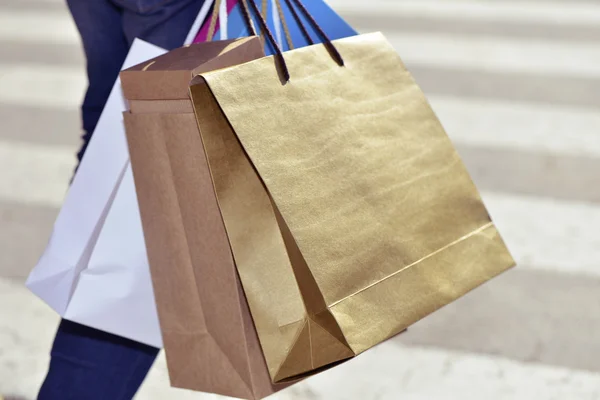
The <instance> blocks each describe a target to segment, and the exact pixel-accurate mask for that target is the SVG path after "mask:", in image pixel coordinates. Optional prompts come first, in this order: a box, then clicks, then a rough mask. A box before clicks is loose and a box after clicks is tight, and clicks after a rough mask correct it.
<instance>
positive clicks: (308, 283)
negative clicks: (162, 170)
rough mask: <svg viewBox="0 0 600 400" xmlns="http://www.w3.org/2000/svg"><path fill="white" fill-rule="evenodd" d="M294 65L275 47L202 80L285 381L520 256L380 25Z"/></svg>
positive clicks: (387, 331) (201, 112) (273, 355)
mask: <svg viewBox="0 0 600 400" xmlns="http://www.w3.org/2000/svg"><path fill="white" fill-rule="evenodd" d="M331 44H333V45H334V46H335V49H337V51H339V55H341V59H343V63H344V65H343V66H340V65H338V63H336V62H335V61H334V60H333V59H332V57H331V53H332V47H331V46H330V45H331ZM284 59H285V66H284V67H285V70H286V73H281V74H278V73H277V71H278V70H279V69H278V68H277V66H278V64H280V59H276V58H273V57H269V58H263V59H260V60H257V61H253V62H250V63H246V64H244V65H240V66H235V67H232V68H227V69H223V70H219V71H214V72H209V73H206V74H202V75H201V76H199V77H197V78H196V79H195V80H194V81H193V85H192V87H191V93H192V100H193V103H194V109H195V113H196V118H197V120H198V126H199V129H200V133H201V136H202V141H203V144H204V149H205V151H206V155H207V159H208V163H209V166H210V169H211V175H212V180H213V184H214V188H215V191H216V194H217V198H218V202H219V208H220V211H221V215H222V217H223V220H224V222H225V227H226V230H227V235H228V238H229V242H230V244H231V248H232V251H233V254H234V258H235V262H236V267H237V270H238V272H239V275H240V279H241V282H242V285H243V288H244V292H245V294H246V297H247V299H248V304H249V306H250V310H251V313H252V317H253V319H254V322H255V325H256V328H257V332H258V336H259V338H260V342H261V345H262V349H263V352H264V354H265V358H266V361H267V365H268V367H269V371H270V374H271V377H272V379H273V380H274V381H276V382H277V381H281V380H284V379H287V378H290V377H294V376H299V375H302V374H305V373H307V372H309V371H313V370H315V369H317V368H320V367H323V366H326V365H330V364H331V363H335V362H339V361H342V360H345V359H348V358H350V357H353V356H354V355H357V354H359V353H361V352H363V351H365V350H367V349H369V348H371V347H373V346H375V345H376V344H378V343H380V342H382V341H384V340H386V339H387V338H389V337H391V336H394V335H396V334H398V333H399V332H401V331H402V330H403V329H405V328H406V327H407V326H409V325H411V324H413V323H414V322H416V321H418V320H419V319H421V318H423V317H425V316H427V315H428V314H430V313H432V312H434V311H435V310H437V309H439V308H440V307H442V306H444V305H446V304H448V303H450V302H452V301H454V300H455V299H457V298H459V297H460V296H462V295H464V294H465V293H467V292H468V291H470V290H472V289H473V288H475V287H477V286H478V285H480V284H482V283H484V282H485V281H487V280H489V279H491V278H493V277H494V276H496V275H498V274H500V273H501V272H503V271H505V270H507V269H508V268H510V267H512V266H513V265H514V261H513V259H512V257H511V256H510V254H509V252H508V250H507V248H506V247H505V244H504V242H503V241H502V239H501V237H500V235H499V233H498V231H497V230H496V228H495V226H494V225H493V223H492V222H491V220H490V217H489V215H488V213H487V211H486V208H485V206H484V204H483V202H482V200H481V198H480V195H479V193H478V191H477V189H476V187H475V186H474V184H473V182H472V180H471V178H470V177H469V174H468V173H467V171H466V169H465V167H464V165H463V163H462V162H461V160H460V158H459V156H458V154H457V153H456V151H455V149H454V147H453V145H452V143H451V142H450V140H449V138H448V137H447V135H446V133H445V132H444V130H443V128H442V126H441V125H440V123H439V121H438V119H437V118H436V116H435V114H434V112H433V111H432V109H431V107H430V106H429V104H428V102H427V101H426V99H425V97H424V95H423V93H422V91H421V90H420V89H419V87H418V86H417V84H416V83H415V81H414V80H413V78H412V76H411V75H410V73H409V72H408V71H407V70H406V68H405V66H404V65H403V63H402V61H401V60H400V58H399V56H398V55H397V54H396V52H395V51H394V49H393V48H392V46H391V45H390V44H389V43H388V41H387V40H386V39H385V38H384V37H383V36H382V35H381V34H369V35H361V36H357V37H351V38H347V39H342V40H337V41H334V42H333V43H329V46H327V45H315V46H311V47H307V48H302V49H298V50H293V51H290V52H287V53H285V54H284ZM278 60H279V61H278ZM339 61H342V60H339ZM279 67H281V65H279ZM288 74H289V76H290V77H291V79H290V80H289V81H287V82H286V77H287V76H288Z"/></svg>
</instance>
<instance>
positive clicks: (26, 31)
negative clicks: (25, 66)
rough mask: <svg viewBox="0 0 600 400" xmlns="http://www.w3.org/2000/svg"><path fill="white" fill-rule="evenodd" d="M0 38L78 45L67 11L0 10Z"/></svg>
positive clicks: (13, 40) (74, 29) (73, 26)
mask: <svg viewBox="0 0 600 400" xmlns="http://www.w3.org/2000/svg"><path fill="white" fill-rule="evenodd" d="M0 40H5V41H11V42H23V43H36V44H68V45H71V44H72V45H80V39H79V35H78V33H77V30H76V28H75V24H74V23H73V20H72V18H71V17H70V16H69V13H68V12H67V11H66V9H65V11H64V12H56V11H44V12H42V11H21V10H19V11H17V10H10V11H9V10H6V9H3V10H2V12H0Z"/></svg>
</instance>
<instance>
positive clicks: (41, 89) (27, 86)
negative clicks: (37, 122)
mask: <svg viewBox="0 0 600 400" xmlns="http://www.w3.org/2000/svg"><path fill="white" fill-rule="evenodd" d="M86 85H87V78H86V76H85V70H84V69H83V68H78V67H67V66H53V65H43V64H37V65H36V64H0V104H1V103H4V104H11V105H23V106H28V107H43V108H50V109H67V110H74V109H77V108H79V106H80V103H81V101H82V99H83V94H84V92H85V88H86Z"/></svg>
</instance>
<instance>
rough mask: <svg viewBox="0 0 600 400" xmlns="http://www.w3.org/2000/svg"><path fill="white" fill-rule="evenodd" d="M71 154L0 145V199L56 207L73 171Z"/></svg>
mask: <svg viewBox="0 0 600 400" xmlns="http://www.w3.org/2000/svg"><path fill="white" fill-rule="evenodd" d="M32 118H35V115H32ZM47 134H51V133H50V132H47ZM75 153H76V149H74V148H68V147H59V146H43V145H35V144H25V143H10V142H2V141H0V199H2V200H8V201H12V202H19V203H23V204H31V205H42V206H51V207H60V205H61V204H62V201H63V199H64V197H65V195H66V192H67V188H68V183H69V180H70V178H71V175H72V174H73V169H74V167H75V162H76V157H75Z"/></svg>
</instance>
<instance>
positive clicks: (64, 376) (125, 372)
mask: <svg viewBox="0 0 600 400" xmlns="http://www.w3.org/2000/svg"><path fill="white" fill-rule="evenodd" d="M157 354H158V349H155V348H153V347H150V346H146V345H143V344H140V343H137V342H134V341H132V340H127V339H124V338H121V337H118V336H115V335H111V334H109V333H105V332H101V331H98V330H96V329H92V328H88V327H86V326H82V325H79V324H76V323H74V322H71V321H66V320H63V321H62V322H61V324H60V327H59V329H58V334H57V335H56V339H55V341H54V346H53V348H52V354H51V355H52V359H51V361H50V369H49V371H48V375H47V377H46V380H45V381H44V384H43V385H42V388H41V389H40V393H39V396H38V400H107V399H111V400H131V399H132V398H133V396H134V395H135V393H136V392H137V390H138V388H139V386H140V385H141V383H142V382H143V381H144V378H145V377H146V374H147V373H148V370H149V369H150V367H151V366H152V363H153V362H154V359H155V358H156V355H157Z"/></svg>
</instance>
